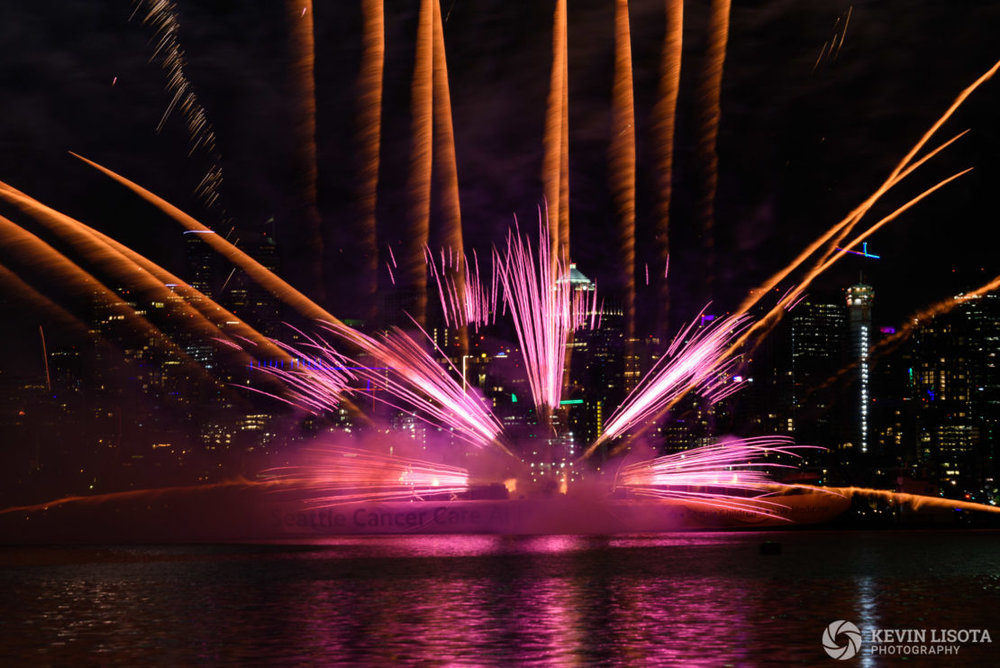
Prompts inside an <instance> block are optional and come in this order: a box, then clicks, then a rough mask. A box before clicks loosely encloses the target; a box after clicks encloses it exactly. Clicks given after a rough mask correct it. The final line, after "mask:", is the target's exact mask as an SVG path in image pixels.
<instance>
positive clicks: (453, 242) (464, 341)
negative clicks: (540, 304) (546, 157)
mask: <svg viewBox="0 0 1000 668" xmlns="http://www.w3.org/2000/svg"><path fill="white" fill-rule="evenodd" d="M433 60H434V143H435V146H434V152H435V155H436V156H437V160H438V165H439V167H440V169H441V180H442V190H443V193H442V198H441V199H442V205H443V208H444V232H443V234H442V235H441V243H442V244H443V245H444V246H447V247H449V248H453V249H455V251H457V252H462V250H463V249H464V247H465V246H464V243H463V241H462V206H461V203H460V201H459V192H458V166H457V164H456V159H455V131H454V128H453V127H452V119H451V92H450V90H449V88H448V63H447V61H446V59H445V50H444V26H443V25H442V23H441V5H440V3H439V2H438V1H437V0H435V2H434V58H433ZM452 278H453V280H454V282H455V286H456V288H457V289H458V291H459V294H464V293H465V272H463V271H454V272H453V273H452ZM459 336H460V343H461V354H463V355H464V354H466V353H467V352H468V351H469V332H468V329H467V328H466V327H465V326H461V327H460V328H459Z"/></svg>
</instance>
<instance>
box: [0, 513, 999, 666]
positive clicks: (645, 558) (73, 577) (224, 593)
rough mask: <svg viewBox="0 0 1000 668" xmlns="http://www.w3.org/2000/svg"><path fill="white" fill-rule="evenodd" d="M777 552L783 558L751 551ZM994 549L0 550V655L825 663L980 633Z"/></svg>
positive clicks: (895, 545) (847, 541)
mask: <svg viewBox="0 0 1000 668" xmlns="http://www.w3.org/2000/svg"><path fill="white" fill-rule="evenodd" d="M774 540H777V541H780V542H781V544H782V547H783V549H782V552H781V553H780V554H777V555H767V554H762V553H761V550H760V545H761V543H762V542H764V541H774ZM998 548H1000V536H998V535H997V534H995V533H980V534H953V535H950V536H949V537H948V538H947V540H942V539H941V537H940V536H939V535H937V534H919V533H914V534H895V535H893V534H867V533H863V532H858V533H849V534H835V533H831V534H825V533H813V532H801V533H787V534H752V533H740V534H725V533H718V534H715V533H712V534H676V535H663V536H650V537H625V538H621V537H619V538H598V537H567V536H550V537H532V538H517V537H496V536H452V537H441V536H427V537H415V536H407V537H400V538H387V537H381V538H374V539H357V538H355V539H343V540H337V541H331V542H329V543H327V544H324V545H322V546H314V545H309V546H306V545H280V546H264V547H261V546H257V547H240V546H215V547H170V548H158V547H149V548H95V549H90V550H88V549H83V548H75V549H74V550H66V551H61V552H60V551H58V550H55V549H53V550H37V549H36V550H35V551H34V552H32V551H30V550H10V549H8V550H7V551H0V613H2V614H0V630H2V633H0V655H3V656H6V657H12V658H13V659H15V660H16V662H21V663H31V662H40V663H51V664H63V663H69V662H73V661H79V660H81V659H85V660H88V661H97V662H102V663H103V662H105V660H107V661H109V662H110V661H114V662H122V663H140V662H147V661H150V660H156V661H157V662H161V663H234V662H235V663H245V662H249V663H257V662H261V661H268V662H274V661H276V662H281V663H338V662H340V663H381V662H387V661H396V662H403V663H415V662H429V663H433V664H451V663H473V664H482V663H508V662H518V663H558V664H591V663H619V662H624V663H643V662H652V663H664V664H674V665H718V664H724V663H730V664H756V663H761V662H766V661H772V660H780V661H795V662H804V663H822V662H825V661H828V660H829V659H828V658H827V657H826V655H825V654H824V653H823V649H822V646H821V641H820V639H821V634H822V631H823V629H824V628H825V626H826V625H827V624H829V623H830V622H831V621H833V620H835V619H849V620H852V621H854V622H855V623H856V624H858V625H859V626H861V627H862V628H866V627H867V628H871V627H874V626H893V625H894V626H898V627H913V626H926V627H931V626H936V627H938V628H948V627H950V628H954V627H976V628H989V627H990V622H991V621H992V617H990V615H991V614H992V613H991V612H990V611H989V610H987V609H986V606H985V602H986V597H987V596H992V595H995V590H996V587H995V578H996V572H997V556H996V555H998V554H1000V549H998ZM947 563H951V564H952V566H951V567H950V568H943V567H942V565H943V564H947ZM33 564H34V565H33ZM994 631H995V633H996V635H998V636H1000V628H998V629H994ZM986 650H987V651H988V648H986ZM963 651H965V650H963ZM971 651H972V650H970V652H971ZM966 655H967V657H974V655H973V654H971V653H968V652H967V653H966ZM101 657H105V658H104V659H102V658H101ZM963 658H966V657H963ZM862 663H863V665H870V664H871V663H872V659H871V657H866V656H863V657H862Z"/></svg>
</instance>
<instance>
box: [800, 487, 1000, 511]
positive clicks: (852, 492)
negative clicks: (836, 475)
mask: <svg viewBox="0 0 1000 668" xmlns="http://www.w3.org/2000/svg"><path fill="white" fill-rule="evenodd" d="M802 487H803V488H805V489H810V490H815V491H824V492H839V493H841V494H844V495H847V496H873V497H876V498H880V499H885V500H886V501H893V502H895V503H898V504H901V505H902V504H906V505H908V506H910V507H912V508H913V509H914V510H918V509H920V508H921V507H922V506H928V507H931V508H948V509H962V510H974V511H980V512H986V513H1000V508H998V507H997V506H991V505H987V504H985V503H974V502H972V501H959V500H957V499H944V498H941V497H939V496H924V495H922V494H907V493H905V492H893V491H891V490H888V489H872V488H868V487H812V486H809V485H803V486H802Z"/></svg>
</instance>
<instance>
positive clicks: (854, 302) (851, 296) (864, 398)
mask: <svg viewBox="0 0 1000 668" xmlns="http://www.w3.org/2000/svg"><path fill="white" fill-rule="evenodd" d="M874 300H875V290H874V289H873V288H872V287H871V286H870V285H865V284H864V283H858V284H856V285H852V286H850V287H849V288H847V324H848V339H849V346H850V348H849V350H850V355H851V362H852V363H856V364H857V369H858V384H857V388H858V389H857V394H856V395H855V397H856V400H857V410H856V411H852V413H853V414H854V415H855V419H854V420H853V422H854V437H855V438H856V440H857V447H858V449H859V450H860V451H861V452H863V453H866V452H868V445H869V438H868V432H869V409H870V407H871V392H870V386H869V382H870V375H871V360H870V359H869V350H870V349H871V345H872V340H873V337H872V302H873V301H874Z"/></svg>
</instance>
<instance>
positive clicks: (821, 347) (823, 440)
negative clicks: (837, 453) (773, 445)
mask: <svg viewBox="0 0 1000 668" xmlns="http://www.w3.org/2000/svg"><path fill="white" fill-rule="evenodd" d="M845 315H846V314H845V312H844V306H843V305H842V304H840V303H836V302H834V301H832V299H822V298H812V299H809V300H806V301H803V302H802V303H801V304H799V305H798V306H796V307H795V310H794V311H792V317H791V327H790V332H791V390H792V397H791V398H792V401H791V408H792V410H791V415H790V416H789V417H788V420H789V424H788V428H789V431H792V432H794V433H795V436H796V439H797V440H799V441H800V442H802V443H809V444H811V445H819V446H823V447H826V448H831V449H833V448H839V447H840V446H841V445H842V444H843V441H844V437H845V434H844V431H843V428H842V427H843V422H844V419H843V412H844V411H843V405H842V402H838V401H837V394H839V393H834V392H830V391H828V389H827V384H828V381H829V380H830V379H831V378H833V377H834V376H835V375H836V374H837V372H838V370H840V369H841V368H842V367H843V365H844V357H845V356H844V351H845V336H846V334H847V326H846V318H845Z"/></svg>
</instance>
